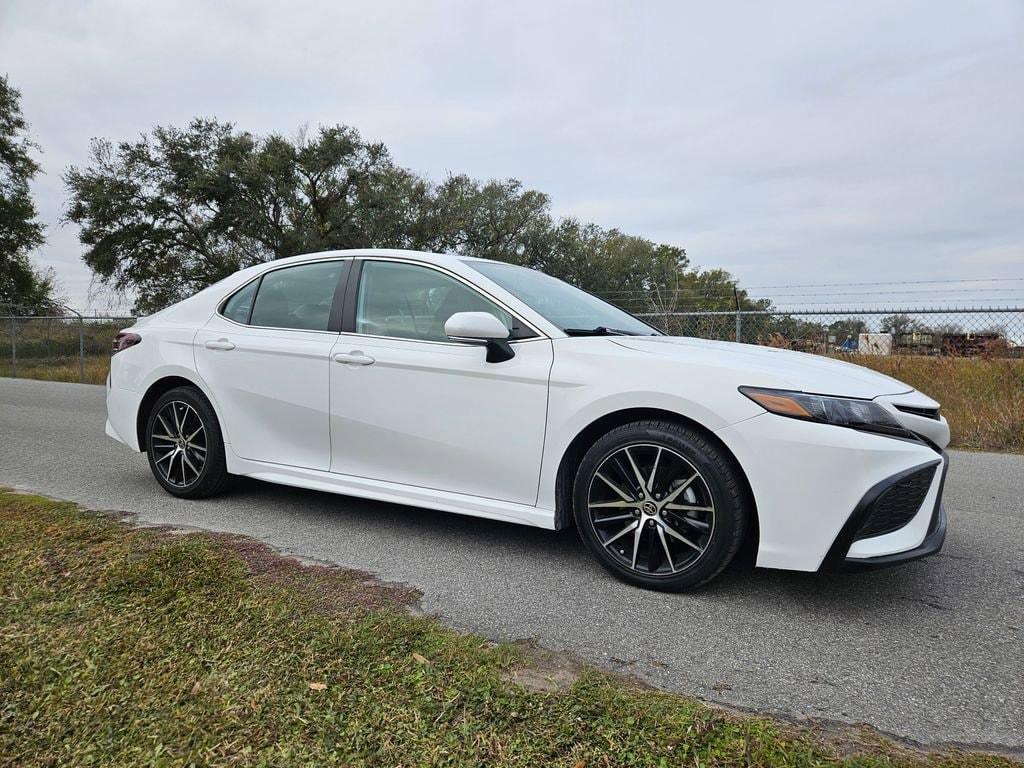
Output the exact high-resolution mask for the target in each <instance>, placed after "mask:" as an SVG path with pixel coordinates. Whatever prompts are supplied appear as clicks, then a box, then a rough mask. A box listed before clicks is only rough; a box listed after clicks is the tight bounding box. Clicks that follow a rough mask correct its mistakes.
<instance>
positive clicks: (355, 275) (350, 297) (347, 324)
mask: <svg viewBox="0 0 1024 768" xmlns="http://www.w3.org/2000/svg"><path fill="white" fill-rule="evenodd" d="M367 261H394V262H398V263H400V264H411V265H413V266H416V267H425V268H426V269H432V270H434V271H435V272H439V273H441V274H442V275H444V276H445V277H450V278H452V279H454V280H456V281H457V282H459V283H462V284H463V285H464V286H466V287H467V288H468V289H469V290H471V291H473V292H474V293H477V294H479V295H480V296H482V297H483V298H485V299H487V301H489V302H490V303H492V304H495V305H497V307H498V308H499V309H501V310H502V311H503V312H507V313H508V315H509V316H510V317H511V318H512V321H513V323H514V324H515V325H517V326H518V327H519V328H522V329H523V330H525V331H528V332H530V333H531V335H530V336H523V337H518V338H510V339H509V340H508V341H509V343H510V344H518V343H521V342H526V341H537V340H541V339H548V338H549V337H548V336H547V334H545V333H544V332H543V331H541V330H540V329H539V328H537V327H536V326H534V325H533V324H532V323H529V322H528V321H526V320H524V319H523V318H522V317H520V316H519V314H518V313H516V312H514V311H513V310H512V309H511V308H510V307H508V306H507V305H506V304H505V303H504V302H503V301H502V300H501V299H499V298H498V297H496V296H492V295H491V294H489V293H488V292H487V291H485V290H484V289H483V288H481V287H480V286H478V285H475V284H474V283H472V282H470V281H469V280H467V279H466V278H464V277H463V276H462V275H459V274H457V273H455V272H452V271H451V270H449V269H445V268H444V267H442V266H440V265H438V264H434V263H432V262H429V261H420V260H418V259H407V258H396V257H387V256H362V257H360V256H357V257H356V258H355V262H356V263H355V264H354V265H353V266H352V268H351V269H350V270H349V275H348V285H347V287H346V290H345V301H344V310H343V315H342V316H343V322H342V325H341V333H343V334H346V335H351V336H359V337H360V338H365V339H392V340H396V341H411V342H416V343H419V344H447V345H456V346H465V345H464V344H463V343H462V342H458V341H434V340H431V339H410V338H409V337H407V336H381V335H378V334H371V333H359V332H358V331H356V304H357V303H358V298H359V283H360V280H361V279H362V274H363V263H364V262H367Z"/></svg>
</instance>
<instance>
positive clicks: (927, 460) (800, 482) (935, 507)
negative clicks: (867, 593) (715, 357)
mask: <svg viewBox="0 0 1024 768" xmlns="http://www.w3.org/2000/svg"><path fill="white" fill-rule="evenodd" d="M942 427H943V428H945V422H942ZM715 434H716V435H718V437H720V438H721V439H722V441H723V442H724V443H725V444H726V446H727V447H728V448H729V450H731V451H732V453H733V454H734V455H735V457H736V459H737V460H738V462H739V464H740V466H741V467H742V468H743V471H744V473H745V474H746V477H747V480H748V482H749V484H750V489H751V492H752V495H753V498H754V503H755V505H756V508H757V518H758V519H757V523H758V549H757V560H756V563H757V565H758V566H759V567H764V568H780V569H786V570H797V571H818V570H821V569H834V568H868V567H879V566H886V565H894V564H896V563H899V562H904V561H907V560H912V559H916V558H919V557H924V556H926V555H929V554H934V553H935V552H937V551H938V550H939V548H940V547H941V546H942V542H943V540H944V538H945V513H944V511H943V508H942V490H943V483H944V478H945V469H946V466H947V465H948V459H947V457H946V456H945V454H942V453H941V452H940V451H939V450H938V449H937V448H936V447H934V446H933V445H932V444H930V443H928V442H926V441H923V440H921V441H918V440H904V439H897V438H893V437H887V436H882V435H878V434H873V433H868V432H861V431H857V430H854V429H847V428H844V427H837V426H833V425H828V424H818V423H813V422H806V421H800V420H797V419H788V418H785V417H782V416H777V415H775V414H769V413H765V414H761V415H758V416H754V417H752V418H749V419H746V420H744V421H741V422H738V423H736V424H733V425H731V426H729V427H726V428H724V429H721V430H719V431H717V432H716V433H715ZM929 467H933V468H934V472H933V473H932V474H931V475H930V477H928V478H927V485H926V486H922V487H921V488H920V489H919V494H918V496H917V497H915V499H914V502H915V506H914V507H913V514H911V515H907V516H905V517H906V518H907V519H905V520H904V521H903V522H902V524H901V525H900V526H899V527H898V528H895V529H892V530H885V529H882V530H881V531H880V533H879V534H878V535H871V536H864V535H863V534H864V523H865V521H866V517H867V513H868V512H869V511H870V510H871V506H872V503H873V502H875V501H877V500H878V499H879V498H880V497H882V495H883V494H884V493H885V492H886V491H887V490H889V489H891V488H892V487H893V486H894V485H896V484H898V483H900V482H901V480H902V479H905V478H906V477H907V476H908V475H910V474H912V473H915V472H921V471H922V470H927V468H929Z"/></svg>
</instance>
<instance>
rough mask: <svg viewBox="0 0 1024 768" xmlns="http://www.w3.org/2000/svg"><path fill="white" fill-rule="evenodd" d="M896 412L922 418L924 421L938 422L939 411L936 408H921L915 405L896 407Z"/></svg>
mask: <svg viewBox="0 0 1024 768" xmlns="http://www.w3.org/2000/svg"><path fill="white" fill-rule="evenodd" d="M896 410H897V411H903V412H904V413H909V414H912V415H914V416H923V417H924V418H926V419H934V420H935V421H938V420H939V409H938V408H922V407H920V406H916V405H897V406H896Z"/></svg>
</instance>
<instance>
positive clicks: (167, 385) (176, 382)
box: [135, 374, 227, 453]
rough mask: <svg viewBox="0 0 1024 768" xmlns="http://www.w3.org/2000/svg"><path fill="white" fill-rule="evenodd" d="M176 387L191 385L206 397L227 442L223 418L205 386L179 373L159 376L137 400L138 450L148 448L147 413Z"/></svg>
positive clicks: (136, 427)
mask: <svg viewBox="0 0 1024 768" xmlns="http://www.w3.org/2000/svg"><path fill="white" fill-rule="evenodd" d="M178 387H191V388H192V389H195V390H198V392H199V393H200V394H201V395H202V396H203V397H204V398H205V399H206V401H207V402H208V403H209V404H210V407H211V408H213V411H214V413H216V414H217V420H218V421H219V422H220V428H221V436H222V438H223V439H224V442H225V443H227V436H226V435H224V420H223V419H222V418H221V415H220V412H219V409H218V408H217V406H216V404H215V403H214V402H213V398H211V397H210V395H209V394H208V393H207V392H206V388H205V387H203V386H202V385H201V384H199V383H198V382H196V381H194V380H192V379H190V378H187V377H185V376H182V375H180V374H173V375H166V376H161V377H160V378H158V379H157V380H156V381H154V382H153V383H152V384H150V385H149V387H148V388H147V389H146V393H145V394H144V395H143V396H142V400H141V401H139V411H138V413H137V414H136V417H135V434H136V437H137V438H138V441H139V451H141V452H142V453H145V452H146V450H147V449H148V447H149V446H148V441H147V438H146V425H147V424H149V415H150V413H152V411H153V406H154V405H155V404H156V401H157V400H159V399H160V397H161V396H162V395H163V394H164V393H166V392H170V391H171V390H172V389H176V388H178Z"/></svg>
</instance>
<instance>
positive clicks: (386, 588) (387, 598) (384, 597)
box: [193, 533, 422, 615]
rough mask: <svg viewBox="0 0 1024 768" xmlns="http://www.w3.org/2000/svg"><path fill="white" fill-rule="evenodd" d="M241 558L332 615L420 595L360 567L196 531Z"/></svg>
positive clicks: (399, 604) (260, 575)
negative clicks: (304, 557)
mask: <svg viewBox="0 0 1024 768" xmlns="http://www.w3.org/2000/svg"><path fill="white" fill-rule="evenodd" d="M193 535H197V536H202V537H204V538H206V539H209V540H210V541H213V542H215V543H217V544H220V545H221V546H223V547H225V548H226V549H228V550H230V551H231V552H233V553H234V554H235V555H236V556H238V557H239V558H241V560H242V562H244V563H245V565H246V567H247V568H248V569H249V571H250V573H252V575H253V577H254V578H256V579H258V580H259V581H261V582H263V583H265V584H272V585H275V586H281V587H286V588H288V589H291V590H294V591H295V592H297V593H298V594H300V595H301V596H303V597H305V598H306V599H308V600H310V601H311V603H312V605H313V607H314V608H315V609H316V610H318V611H322V612H325V613H331V614H333V615H363V614H365V613H368V612H370V611H376V610H380V609H382V608H404V607H406V606H409V605H410V604H412V603H414V602H416V601H417V600H419V599H420V597H422V594H421V593H420V591H419V590H417V589H415V588H412V587H406V586H402V585H396V584H385V583H383V582H380V581H377V580H376V579H375V578H374V577H373V576H372V575H370V574H368V573H365V572H363V571H357V570H354V569H351V568H342V567H340V566H334V565H327V564H319V563H316V564H314V563H311V562H310V561H308V560H306V561H304V562H301V561H299V560H298V559H297V558H294V557H290V556H287V555H282V554H281V553H279V552H276V551H275V550H274V549H273V548H271V547H270V546H269V545H267V544H264V543H263V542H261V541H256V540H255V539H250V538H248V537H246V536H236V535H233V534H226V533H198V534H193Z"/></svg>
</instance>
